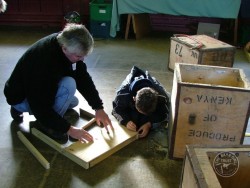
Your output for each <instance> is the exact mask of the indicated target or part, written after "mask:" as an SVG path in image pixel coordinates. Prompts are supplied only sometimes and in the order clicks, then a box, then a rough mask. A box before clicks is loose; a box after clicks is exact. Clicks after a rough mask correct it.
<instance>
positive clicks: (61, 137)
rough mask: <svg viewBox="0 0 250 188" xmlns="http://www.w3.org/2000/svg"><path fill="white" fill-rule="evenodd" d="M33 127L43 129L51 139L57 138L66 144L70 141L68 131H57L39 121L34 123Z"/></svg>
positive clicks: (60, 142) (59, 141)
mask: <svg viewBox="0 0 250 188" xmlns="http://www.w3.org/2000/svg"><path fill="white" fill-rule="evenodd" d="M31 127H34V128H36V129H38V130H39V131H41V132H42V133H43V134H45V135H47V136H48V137H50V138H51V139H53V140H55V141H56V142H58V143H59V144H65V143H67V142H68V139H69V137H68V134H67V133H59V132H56V131H54V130H52V129H49V128H47V127H45V126H43V125H41V124H40V123H39V122H36V123H35V124H33V125H32V126H31Z"/></svg>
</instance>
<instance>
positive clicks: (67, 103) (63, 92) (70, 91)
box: [13, 77, 79, 117]
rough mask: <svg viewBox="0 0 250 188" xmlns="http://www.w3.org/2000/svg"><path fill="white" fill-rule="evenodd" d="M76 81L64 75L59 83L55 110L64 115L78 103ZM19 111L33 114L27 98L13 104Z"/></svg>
mask: <svg viewBox="0 0 250 188" xmlns="http://www.w3.org/2000/svg"><path fill="white" fill-rule="evenodd" d="M75 92H76V83H75V80H74V79H73V78H72V77H63V78H62V79H61V81H60V82H59V83H58V90H57V94H56V97H55V104H54V106H53V108H54V110H55V111H56V112H57V113H58V114H59V115H60V116H62V117H63V115H64V114H65V112H66V111H67V110H68V109H71V108H74V107H76V106H77V105H78V102H79V101H78V99H77V97H76V96H74V95H75ZM13 107H14V108H15V109H16V110H18V111H19V112H29V114H31V115H33V113H32V111H31V109H30V106H29V103H28V101H27V99H25V100H24V101H23V102H22V103H20V104H16V105H13Z"/></svg>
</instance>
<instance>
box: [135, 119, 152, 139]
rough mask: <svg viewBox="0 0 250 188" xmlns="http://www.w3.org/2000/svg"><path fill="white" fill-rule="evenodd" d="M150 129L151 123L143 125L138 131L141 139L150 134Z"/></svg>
mask: <svg viewBox="0 0 250 188" xmlns="http://www.w3.org/2000/svg"><path fill="white" fill-rule="evenodd" d="M150 128H151V123H150V122H147V123H145V124H144V125H142V126H141V127H140V128H139V130H138V133H139V134H138V135H139V138H143V137H145V136H147V135H148V133H149V130H150Z"/></svg>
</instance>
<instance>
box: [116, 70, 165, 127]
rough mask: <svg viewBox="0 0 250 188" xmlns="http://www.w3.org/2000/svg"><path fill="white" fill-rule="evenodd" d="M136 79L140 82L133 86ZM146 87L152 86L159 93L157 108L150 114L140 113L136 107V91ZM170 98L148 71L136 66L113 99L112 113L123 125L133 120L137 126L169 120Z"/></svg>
mask: <svg viewBox="0 0 250 188" xmlns="http://www.w3.org/2000/svg"><path fill="white" fill-rule="evenodd" d="M134 80H140V84H137V86H136V87H131V86H132V84H134ZM144 87H151V88H153V89H154V90H156V91H157V92H158V94H159V96H158V104H157V108H156V110H155V112H154V113H152V114H151V115H149V116H146V115H143V114H141V113H139V112H138V111H137V110H136V108H135V104H134V100H133V96H135V93H136V92H137V91H138V90H140V89H141V88H144ZM169 98H170V94H169V93H168V92H167V91H166V90H165V89H164V88H163V86H162V85H161V83H159V82H158V81H157V80H156V79H155V78H154V77H152V76H151V75H150V74H149V73H148V71H143V70H142V69H140V68H138V67H136V66H134V67H132V69H131V72H130V73H129V74H128V75H127V77H126V79H125V80H124V81H123V82H122V84H121V86H120V88H119V89H118V90H117V95H116V97H115V100H114V101H113V110H112V115H113V116H114V117H115V118H116V119H117V120H118V122H119V123H120V124H121V125H126V124H127V123H128V122H129V121H133V122H134V123H135V124H136V125H137V128H139V127H140V126H142V125H143V124H145V123H147V122H151V123H159V122H162V121H168V116H169Z"/></svg>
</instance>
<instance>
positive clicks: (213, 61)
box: [168, 35, 236, 71]
mask: <svg viewBox="0 0 250 188" xmlns="http://www.w3.org/2000/svg"><path fill="white" fill-rule="evenodd" d="M235 52H236V48H235V47H234V46H231V45H229V44H226V43H224V42H222V41H219V40H217V39H215V38H212V37H209V36H207V35H192V36H187V35H175V36H174V37H171V38H170V55H169V62H168V68H169V70H171V71H173V70H174V68H175V63H189V64H202V65H213V66H223V67H232V66H233V62H234V56H235Z"/></svg>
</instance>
